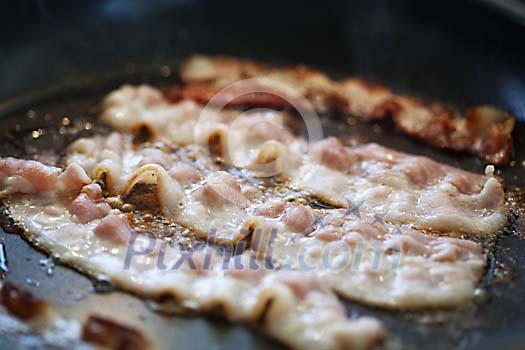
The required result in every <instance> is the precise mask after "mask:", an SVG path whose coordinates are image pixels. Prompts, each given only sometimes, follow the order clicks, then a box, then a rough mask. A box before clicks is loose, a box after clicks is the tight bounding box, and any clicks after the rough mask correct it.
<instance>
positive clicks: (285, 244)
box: [272, 206, 486, 309]
mask: <svg viewBox="0 0 525 350" xmlns="http://www.w3.org/2000/svg"><path fill="white" fill-rule="evenodd" d="M296 207H297V208H300V207H301V206H296ZM298 214H299V213H298ZM298 217H301V215H298ZM302 217H308V215H307V214H306V213H303V214H302ZM281 222H282V223H283V224H284V225H286V226H287V227H288V229H289V228H290V227H289V226H288V223H287V218H286V216H283V217H282V218H281ZM283 230H286V228H284V229H283ZM292 237H294V239H290V235H283V234H280V235H277V236H276V240H275V242H274V247H273V255H272V257H273V259H274V263H276V264H278V265H279V266H287V267H288V268H290V269H298V270H301V271H308V273H310V274H313V275H316V276H318V277H320V278H321V280H323V281H324V282H325V283H326V284H327V285H329V286H330V287H331V288H332V289H333V290H334V291H336V292H337V293H339V294H340V295H343V296H345V297H347V298H350V299H353V300H356V301H360V302H363V303H366V304H372V305H375V306H382V307H387V308H401V309H419V308H422V307H423V308H424V307H427V308H428V307H451V306H452V307H453V306H457V305H462V304H464V303H465V302H468V301H469V300H471V299H472V298H473V297H474V294H475V288H476V284H477V282H478V281H479V280H480V278H481V277H482V275H483V272H484V269H485V264H486V257H485V256H484V254H483V249H482V247H481V245H479V244H477V243H474V242H471V241H468V240H463V239H457V238H449V237H434V236H431V235H427V234H424V233H422V232H420V231H417V230H414V229H410V228H407V227H403V226H396V225H391V224H387V223H385V222H384V221H383V220H382V218H381V217H378V216H375V217H373V216H365V215H363V216H361V217H357V216H356V215H355V214H353V213H347V212H346V211H345V210H323V211H322V212H321V213H319V217H318V219H317V220H316V221H315V224H314V226H313V227H312V231H311V232H310V233H309V234H308V235H307V236H303V235H299V236H292Z"/></svg>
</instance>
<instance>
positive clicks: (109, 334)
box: [82, 315, 151, 350]
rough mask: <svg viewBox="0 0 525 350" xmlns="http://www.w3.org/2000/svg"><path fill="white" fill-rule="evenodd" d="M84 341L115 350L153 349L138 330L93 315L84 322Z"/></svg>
mask: <svg viewBox="0 0 525 350" xmlns="http://www.w3.org/2000/svg"><path fill="white" fill-rule="evenodd" d="M82 340H84V341H86V342H89V343H93V344H96V345H99V346H102V347H105V348H108V349H113V350H144V349H149V348H151V344H150V342H149V340H148V339H147V338H146V337H145V336H144V335H143V334H142V333H141V332H139V331H138V330H136V329H133V328H131V327H128V326H124V325H121V324H119V323H117V322H115V321H111V320H108V319H106V318H103V317H100V316H93V315H91V316H89V318H88V319H87V320H86V321H85V322H84V325H83V327H82Z"/></svg>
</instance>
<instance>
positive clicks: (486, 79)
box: [0, 1, 525, 349]
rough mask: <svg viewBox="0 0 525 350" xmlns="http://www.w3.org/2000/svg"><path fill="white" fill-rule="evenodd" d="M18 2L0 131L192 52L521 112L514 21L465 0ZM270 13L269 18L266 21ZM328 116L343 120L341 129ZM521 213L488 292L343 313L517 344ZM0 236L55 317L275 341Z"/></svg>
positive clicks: (145, 75)
mask: <svg viewBox="0 0 525 350" xmlns="http://www.w3.org/2000/svg"><path fill="white" fill-rule="evenodd" d="M58 3H60V2H58ZM20 4H21V5H18V6H19V7H20V8H16V7H15V9H14V11H15V13H14V14H13V17H14V18H16V15H17V13H16V11H18V10H19V11H22V12H24V11H25V13H26V14H27V16H29V17H27V18H29V19H30V21H33V23H26V26H24V28H15V27H14V26H13V27H8V28H7V30H6V31H4V32H3V33H5V34H3V35H6V37H5V38H6V40H5V41H3V42H2V43H1V44H0V45H2V46H1V47H0V50H2V55H1V56H0V73H1V74H0V76H1V77H2V82H1V84H0V101H3V100H8V102H6V103H5V104H1V103H0V117H1V118H2V124H1V132H0V133H3V132H5V131H6V130H10V129H12V128H13V127H14V125H15V124H16V123H21V124H22V126H23V127H22V128H23V129H25V130H32V129H34V128H38V127H43V126H45V125H49V124H53V123H55V122H56V121H58V120H60V119H61V118H62V117H63V116H68V117H69V118H70V119H71V120H80V119H82V118H86V117H89V116H93V115H96V113H97V106H98V103H99V102H100V98H101V96H103V95H104V94H105V93H107V92H108V91H110V90H111V89H113V88H116V87H118V86H119V85H120V84H121V83H137V82H144V81H145V82H151V83H153V84H154V85H165V84H169V83H173V82H175V81H176V79H175V78H174V76H175V75H176V74H175V68H176V67H177V63H178V62H179V60H180V59H181V58H182V57H184V56H185V55H186V54H189V53H191V52H195V51H197V52H216V53H227V54H236V55H242V56H248V57H252V58H258V59H261V60H265V61H269V62H289V63H297V62H305V63H308V64H311V65H314V66H317V67H320V68H322V69H326V70H327V71H328V72H330V73H331V74H333V75H334V76H345V75H350V74H352V75H356V74H357V75H363V76H368V77H372V78H375V79H376V80H378V81H381V82H384V83H385V84H388V85H390V86H392V87H393V88H395V89H397V90H398V91H403V92H410V93H412V94H416V95H419V96H421V97H429V96H432V97H433V98H436V99H439V100H443V101H445V102H449V103H451V104H452V105H454V106H457V107H464V106H467V105H472V104H477V103H491V104H496V105H498V106H500V107H503V108H506V109H508V110H509V111H511V112H512V113H514V114H515V115H516V116H518V118H520V119H521V120H524V119H525V102H524V101H525V64H524V63H523V62H525V54H524V49H523V47H521V46H520V45H522V42H523V38H524V37H525V36H524V35H525V31H524V28H522V27H520V26H519V25H516V24H513V23H510V22H509V21H508V20H507V19H506V18H504V17H499V15H495V14H492V13H491V12H488V11H487V10H485V9H484V8H481V7H478V5H476V4H475V3H474V2H466V3H463V2H454V3H452V2H447V1H446V2H440V4H439V5H437V4H433V3H431V2H427V3H426V4H425V5H421V4H417V3H415V2H411V1H399V2H396V5H393V2H390V1H378V2H366V1H362V2H359V1H358V2H351V3H348V4H343V3H333V4H331V6H325V7H318V6H315V7H314V6H309V5H302V10H301V9H300V6H299V4H293V5H292V4H288V5H279V6H277V5H278V4H277V3H273V2H272V1H270V2H265V5H264V6H262V5H259V6H261V8H252V7H250V6H254V5H246V3H244V2H235V3H231V4H230V5H228V6H223V5H218V3H215V2H213V3H212V2H210V3H205V2H197V3H194V4H189V3H185V2H180V3H179V2H177V3H176V4H170V3H168V2H163V1H156V2H153V4H152V5H150V6H147V7H145V5H139V4H135V3H134V2H121V1H109V2H99V1H94V2H92V3H91V4H90V5H89V6H87V5H86V7H85V8H82V9H81V10H82V11H80V10H79V9H77V8H73V7H72V6H71V5H66V4H63V5H62V6H58V5H53V6H54V7H53V6H51V5H50V4H48V3H47V2H45V1H43V2H40V4H41V5H42V8H40V9H35V8H33V7H31V5H28V4H27V3H25V2H21V3H20ZM24 6H26V7H24ZM29 10H31V11H29ZM357 14H359V15H357ZM248 15H249V16H248ZM0 16H4V14H2V15H0ZM86 16H88V17H89V16H90V17H89V18H90V20H89V21H88V20H87V19H85V18H86ZM268 16H272V17H271V18H273V20H272V21H268V20H267V19H268V18H269V17H268ZM12 21H13V22H14V20H12V19H10V20H6V22H5V21H4V23H7V24H10V23H11V22H12ZM254 23H260V25H259V26H257V25H253V24H254ZM467 23H468V25H467ZM519 39H521V41H520V40H519ZM6 52H7V53H8V54H3V53H6ZM165 65H168V66H169V67H171V70H172V74H171V76H168V77H162V76H161V75H160V73H159V72H160V69H161V67H162V66H165ZM163 72H164V73H165V72H166V70H165V69H164V70H163ZM29 110H32V111H34V112H35V117H34V118H33V119H28V118H27V113H28V111H29ZM46 115H48V116H49V117H47V119H49V120H46ZM337 117H338V116H334V118H333V120H332V121H327V122H326V131H327V133H334V134H339V133H343V134H346V133H348V132H353V133H362V134H363V135H364V137H366V139H367V140H369V141H376V142H379V143H381V144H384V145H386V146H390V147H393V148H396V149H399V150H403V151H407V152H411V153H417V154H424V155H427V156H430V157H432V158H434V159H436V160H439V161H443V162H447V163H450V164H453V165H456V166H459V167H461V168H463V169H468V170H472V171H476V172H481V171H482V170H483V165H482V164H481V163H480V162H479V161H477V160H475V159H473V158H472V157H468V156H463V155H454V154H449V153H443V152H440V151H436V150H432V149H429V148H427V147H425V146H423V145H421V144H420V143H418V142H415V141H412V140H409V139H407V138H405V137H403V136H402V135H400V134H399V133H397V132H395V131H392V130H390V129H389V128H388V125H387V126H384V127H383V129H380V130H382V131H379V132H378V129H377V128H374V127H373V126H371V125H361V124H358V125H357V126H354V127H350V126H348V125H345V124H344V123H339V124H338V122H337ZM334 125H345V126H344V127H343V128H342V130H339V129H338V128H336V127H334ZM71 137H74V135H72V136H71ZM515 140H516V159H515V160H516V164H517V165H516V166H514V167H509V168H505V169H502V171H501V175H502V176H503V177H504V178H505V180H506V185H507V187H508V188H513V187H515V186H520V187H522V188H523V187H525V168H524V167H522V166H521V163H522V162H523V161H525V127H524V125H523V123H522V124H519V125H518V126H517V128H516V132H515ZM39 142H41V141H39ZM64 142H65V141H64ZM38 146H39V147H43V148H46V147H50V146H51V143H46V142H45V141H43V142H41V144H38ZM54 146H56V147H60V146H61V145H60V144H58V145H57V144H56V143H55V144H54ZM1 153H2V155H5V154H12V155H16V148H14V147H3V148H2V149H1ZM521 220H522V221H520V219H519V218H518V220H517V221H518V224H517V226H515V227H514V228H517V229H518V230H517V231H518V232H517V233H516V232H509V233H508V234H507V235H505V236H504V237H503V238H502V239H501V240H500V241H499V242H498V243H497V245H496V250H495V256H494V258H493V259H492V264H491V266H490V267H489V272H488V274H487V278H486V280H485V281H484V282H483V286H484V289H485V290H486V291H487V296H488V298H484V297H480V300H479V301H478V302H477V303H474V304H472V305H466V306H465V307H464V308H462V309H461V310H456V311H449V312H439V313H411V314H403V313H398V312H389V311H383V310H379V309H375V308H370V307H365V306H360V305H358V304H355V303H347V305H348V312H349V313H350V314H352V315H353V314H371V315H374V316H377V317H379V318H380V319H382V320H383V321H384V323H385V325H386V327H387V328H388V329H389V330H390V333H391V336H392V340H391V343H390V344H389V345H390V346H391V347H392V348H402V349H420V348H423V347H425V348H435V349H451V348H456V349H472V348H476V349H495V348H498V349H523V348H525V333H524V332H523V331H524V330H525V240H523V237H524V236H525V224H524V223H523V218H521ZM520 222H521V224H520ZM0 242H4V243H5V245H6V247H7V257H8V263H9V269H10V272H9V273H8V274H7V278H8V279H9V280H11V281H13V282H15V283H17V284H19V285H21V286H25V287H26V288H27V289H29V290H32V291H33V292H34V293H35V294H37V295H39V296H41V297H43V298H45V299H47V300H49V301H50V302H51V303H53V304H55V305H57V307H58V309H59V310H60V312H61V313H62V314H63V315H64V316H66V317H72V318H79V319H82V318H83V317H85V315H87V314H89V313H91V312H93V311H94V310H95V311H96V312H97V313H101V314H104V315H108V316H111V317H113V318H117V319H119V320H122V321H125V322H126V323H129V324H134V325H137V326H138V327H140V328H142V329H144V330H145V331H146V332H147V334H148V335H149V336H150V337H151V338H153V339H155V341H156V342H157V343H158V344H159V345H160V346H161V347H163V348H177V349H189V348H193V349H200V348H211V349H241V348H242V349H270V348H271V349H273V348H276V347H277V348H278V346H277V345H276V344H275V343H273V342H272V341H271V340H269V339H266V338H265V337H263V336H261V335H258V333H257V332H254V331H252V330H250V329H248V328H247V327H243V326H239V325H230V324H227V323H226V322H225V321H224V320H222V319H215V318H186V317H164V316H161V315H159V314H158V313H155V312H152V311H151V308H149V307H147V306H146V305H145V303H144V302H143V301H141V300H138V299H137V298H135V297H133V296H130V295H128V294H125V293H122V292H120V291H111V292H108V293H103V294H101V293H97V292H95V289H94V287H93V284H92V282H91V281H90V280H89V279H87V278H85V277H83V276H82V275H80V274H78V273H76V272H74V271H72V270H70V269H68V268H64V267H60V266H57V267H56V268H55V269H54V273H53V274H52V275H51V276H49V275H48V274H47V272H46V269H45V268H43V267H42V266H41V264H40V259H42V258H44V256H43V255H42V254H41V253H39V252H37V251H35V250H34V249H32V248H31V247H29V245H28V244H27V243H26V242H24V241H23V240H22V239H21V238H20V237H18V236H15V235H10V234H6V233H4V232H0ZM502 271H503V272H504V273H502ZM505 274H507V275H505ZM500 277H502V281H501V282H497V281H496V280H497V279H498V278H500ZM28 278H30V279H31V281H29V282H31V283H29V284H28V283H27V282H28V281H27V279H28ZM35 281H37V282H38V286H36V285H35V284H36V283H35ZM440 320H441V321H442V322H439V321H440ZM19 344H20V339H16V338H14V337H13V338H7V339H4V338H2V339H0V348H16V347H17V346H18V345H19Z"/></svg>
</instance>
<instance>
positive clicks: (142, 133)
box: [133, 125, 153, 145]
mask: <svg viewBox="0 0 525 350" xmlns="http://www.w3.org/2000/svg"><path fill="white" fill-rule="evenodd" d="M133 135H134V136H133V143H134V144H135V145H139V144H141V143H145V142H149V141H150V140H151V139H152V138H153V132H152V131H151V130H150V129H149V128H148V127H147V126H146V125H141V126H139V127H138V128H137V130H135V131H134V133H133Z"/></svg>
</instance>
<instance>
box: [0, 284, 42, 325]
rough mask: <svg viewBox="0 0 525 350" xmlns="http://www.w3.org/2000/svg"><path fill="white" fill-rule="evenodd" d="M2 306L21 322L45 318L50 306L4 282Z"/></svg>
mask: <svg viewBox="0 0 525 350" xmlns="http://www.w3.org/2000/svg"><path fill="white" fill-rule="evenodd" d="M1 295H2V298H1V299H2V300H1V301H2V305H4V307H5V308H6V309H7V311H9V313H10V314H12V315H13V316H15V317H17V318H19V319H21V320H31V319H35V318H38V317H40V316H43V315H44V314H45V313H46V311H47V310H48V308H49V304H48V303H47V302H46V301H45V300H42V299H40V298H37V297H36V296H34V295H33V294H32V293H30V292H28V291H26V290H23V289H21V288H18V287H17V286H15V285H14V284H11V283H10V282H4V283H3V286H2V291H1Z"/></svg>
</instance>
